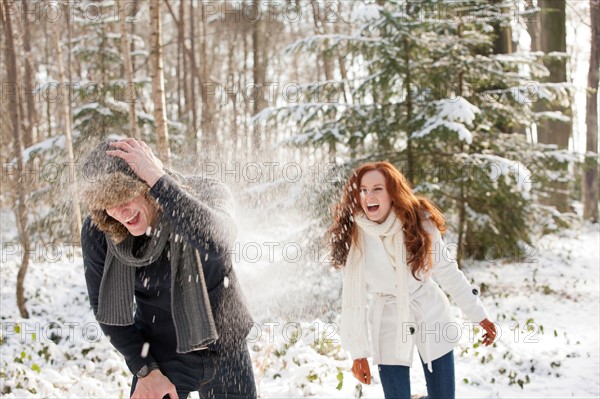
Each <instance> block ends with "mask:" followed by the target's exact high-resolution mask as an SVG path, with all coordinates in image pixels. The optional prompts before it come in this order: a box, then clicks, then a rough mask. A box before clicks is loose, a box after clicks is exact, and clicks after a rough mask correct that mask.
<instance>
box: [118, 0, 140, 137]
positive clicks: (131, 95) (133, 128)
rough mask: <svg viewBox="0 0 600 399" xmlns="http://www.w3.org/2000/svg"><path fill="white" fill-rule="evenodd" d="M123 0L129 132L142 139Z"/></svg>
mask: <svg viewBox="0 0 600 399" xmlns="http://www.w3.org/2000/svg"><path fill="white" fill-rule="evenodd" d="M121 1H122V0H117V9H118V10H119V28H120V29H121V51H122V52H123V63H124V66H125V78H126V79H127V89H126V90H125V91H124V94H125V96H124V97H125V98H124V100H125V101H127V102H128V103H129V132H130V135H131V137H135V138H136V139H141V138H142V136H141V134H140V133H139V131H138V128H137V113H136V110H135V104H136V102H137V90H136V89H135V86H134V83H133V66H132V65H131V52H130V51H129V48H130V46H129V40H128V34H127V27H126V24H125V18H126V17H127V16H126V15H125V13H124V12H122V11H123V10H121Z"/></svg>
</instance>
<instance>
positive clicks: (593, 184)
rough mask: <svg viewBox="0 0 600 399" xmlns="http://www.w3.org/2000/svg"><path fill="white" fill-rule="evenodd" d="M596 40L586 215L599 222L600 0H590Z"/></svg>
mask: <svg viewBox="0 0 600 399" xmlns="http://www.w3.org/2000/svg"><path fill="white" fill-rule="evenodd" d="M590 17H591V27H592V41H591V51H590V69H589V72H588V91H587V103H586V115H585V123H586V125H587V132H586V146H585V147H586V160H585V168H584V172H583V217H584V219H588V220H591V221H593V222H594V223H597V222H598V68H600V0H590Z"/></svg>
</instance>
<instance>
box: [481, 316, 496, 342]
mask: <svg viewBox="0 0 600 399" xmlns="http://www.w3.org/2000/svg"><path fill="white" fill-rule="evenodd" d="M479 325H480V326H481V327H483V329H484V330H485V334H483V344H484V345H485V346H490V345H491V344H493V343H494V340H495V339H496V326H495V325H494V323H492V322H491V321H490V320H489V319H483V320H482V321H480V322H479Z"/></svg>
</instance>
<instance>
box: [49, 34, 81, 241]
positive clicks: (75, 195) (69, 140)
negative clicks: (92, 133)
mask: <svg viewBox="0 0 600 399" xmlns="http://www.w3.org/2000/svg"><path fill="white" fill-rule="evenodd" d="M55 40H56V51H57V64H58V74H59V79H60V81H61V82H65V68H64V65H63V54H62V46H61V43H60V32H59V31H58V30H57V31H56V33H55ZM69 103H70V101H69V100H68V98H67V99H65V100H64V101H62V104H63V113H64V118H65V138H66V140H65V141H66V144H65V146H66V147H67V155H68V157H69V165H75V156H74V153H73V136H72V134H71V115H70V110H69ZM73 172H74V171H73ZM75 175H76V174H75V173H72V174H71V176H72V177H73V178H72V179H70V180H71V184H70V187H69V188H70V190H71V196H70V198H71V199H72V201H73V215H72V217H73V218H75V221H74V223H75V226H76V228H77V231H75V232H74V234H73V236H74V237H75V238H76V240H78V237H79V236H80V234H81V225H82V224H81V208H80V205H79V190H78V188H77V181H76V180H75Z"/></svg>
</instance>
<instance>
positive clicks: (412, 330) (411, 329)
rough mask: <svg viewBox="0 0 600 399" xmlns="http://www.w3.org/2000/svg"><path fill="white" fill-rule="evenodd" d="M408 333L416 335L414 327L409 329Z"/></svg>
mask: <svg viewBox="0 0 600 399" xmlns="http://www.w3.org/2000/svg"><path fill="white" fill-rule="evenodd" d="M408 331H410V333H411V335H412V334H414V333H415V328H414V327H410V328H409V329H408Z"/></svg>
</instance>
